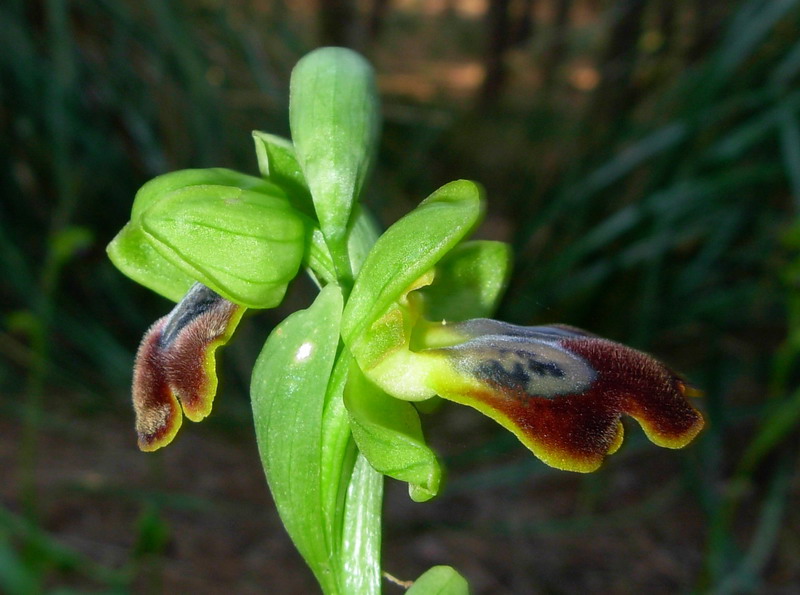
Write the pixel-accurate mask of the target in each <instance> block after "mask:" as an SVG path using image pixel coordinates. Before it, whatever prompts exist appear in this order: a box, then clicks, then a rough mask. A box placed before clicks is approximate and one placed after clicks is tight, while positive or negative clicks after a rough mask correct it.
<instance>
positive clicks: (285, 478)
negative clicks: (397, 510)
mask: <svg viewBox="0 0 800 595" xmlns="http://www.w3.org/2000/svg"><path fill="white" fill-rule="evenodd" d="M341 311H342V296H341V293H340V291H339V290H338V288H337V287H335V286H333V285H329V286H327V287H326V288H325V289H323V290H322V292H321V293H320V294H319V295H318V296H317V299H316V300H315V301H314V303H313V304H312V305H311V307H310V308H308V309H307V310H302V311H300V312H296V313H295V314H292V315H291V316H289V317H288V318H287V319H286V320H285V321H284V322H283V323H281V324H280V325H279V326H278V327H277V328H275V330H274V331H273V332H272V334H270V336H269V338H268V339H267V342H266V343H265V345H264V348H263V350H262V351H261V354H260V355H259V358H258V360H257V362H256V365H255V368H254V370H253V378H252V384H251V400H252V406H253V417H254V421H255V429H256V438H257V440H258V449H259V453H260V455H261V461H262V463H263V465H264V471H265V473H266V475H267V481H268V483H269V486H270V490H271V491H272V496H273V498H274V500H275V505H276V506H277V509H278V513H279V514H280V516H281V520H282V521H283V523H284V525H285V527H286V530H287V532H288V533H289V535H290V536H291V538H292V540H293V541H294V543H295V545H296V546H297V549H298V550H299V551H300V553H301V554H302V555H303V558H305V560H306V562H307V563H308V565H309V566H310V567H311V569H312V570H313V571H314V574H315V575H316V577H317V580H318V581H319V582H320V585H322V587H323V590H324V591H325V592H328V593H335V592H337V584H338V568H337V559H336V555H335V551H334V546H333V545H332V544H333V543H334V542H335V540H336V538H335V536H333V535H331V533H332V527H331V526H330V524H329V523H328V520H327V519H329V518H330V517H331V514H330V511H328V512H327V513H326V512H325V511H324V510H323V508H324V503H326V502H327V500H326V499H325V498H324V495H323V488H322V480H323V476H322V470H321V458H322V452H323V450H322V449H323V427H324V424H323V417H324V411H325V404H326V395H327V393H328V383H329V379H330V377H331V371H332V370H333V366H334V360H335V357H336V350H337V347H338V344H339V321H340V316H341ZM325 505H327V506H329V503H328V504H325Z"/></svg>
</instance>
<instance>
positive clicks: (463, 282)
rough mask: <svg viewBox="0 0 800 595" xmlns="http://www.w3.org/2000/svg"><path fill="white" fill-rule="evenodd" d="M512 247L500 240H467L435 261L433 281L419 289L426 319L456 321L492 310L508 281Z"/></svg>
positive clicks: (477, 316) (484, 315) (488, 313)
mask: <svg viewBox="0 0 800 595" xmlns="http://www.w3.org/2000/svg"><path fill="white" fill-rule="evenodd" d="M510 265H511V248H510V246H509V245H508V244H505V243H503V242H489V241H478V242H466V243H464V244H461V245H459V246H456V247H455V248H454V249H453V250H452V251H451V252H450V253H449V254H447V255H446V256H445V257H444V258H442V260H441V261H440V262H439V264H438V265H436V278H435V279H434V282H433V284H431V285H428V286H427V287H423V288H421V289H420V290H419V292H420V293H421V294H422V295H423V296H424V299H425V317H426V318H427V319H429V320H447V321H448V322H449V321H459V320H467V319H469V318H485V317H488V316H491V315H492V313H494V310H495V307H496V306H497V302H498V301H499V299H500V297H501V295H502V293H503V290H504V289H505V287H506V283H507V282H508V275H509V269H510Z"/></svg>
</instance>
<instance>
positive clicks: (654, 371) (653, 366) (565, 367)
mask: <svg viewBox="0 0 800 595" xmlns="http://www.w3.org/2000/svg"><path fill="white" fill-rule="evenodd" d="M403 332H408V331H407V330H405V331H403ZM413 332H414V333H416V335H415V346H416V349H415V348H413V347H410V346H409V344H408V343H406V344H405V346H402V344H401V343H398V342H396V341H395V342H394V343H387V345H388V344H391V345H392V352H391V354H390V355H389V356H387V358H385V359H384V360H378V359H377V358H373V359H372V360H370V359H369V358H366V359H365V361H364V362H363V363H372V362H374V361H378V362H379V363H378V364H377V365H372V366H370V365H367V366H366V368H365V369H364V371H365V374H366V375H367V377H370V378H371V379H372V381H373V382H375V383H376V384H378V385H379V386H381V387H382V388H383V389H384V390H385V391H386V392H388V393H389V394H393V395H394V396H396V397H397V398H401V399H404V400H420V399H419V396H420V395H422V396H423V397H424V396H425V395H426V394H427V395H431V394H438V395H439V396H441V397H443V398H445V399H448V400H451V401H454V402H457V403H460V404H463V405H468V406H470V407H473V408H474V409H477V410H478V411H480V412H481V413H483V414H484V415H486V416H488V417H490V418H492V419H494V420H495V421H497V422H498V423H500V424H501V425H502V426H504V427H505V428H506V429H508V430H510V431H511V432H512V433H514V434H515V435H516V436H517V437H518V438H519V439H520V441H521V442H522V443H523V444H524V445H525V446H527V447H528V448H529V449H530V450H531V451H532V452H533V453H534V454H535V455H536V456H537V457H538V458H540V459H541V460H542V461H544V462H545V463H547V464H548V465H550V466H553V467H556V468H559V469H564V470H570V471H578V472H591V471H594V470H596V469H597V468H598V467H599V466H600V465H601V464H602V462H603V460H604V459H605V457H606V456H607V455H608V454H612V453H614V452H615V451H616V450H617V449H618V448H619V447H620V445H621V443H622V440H623V434H624V428H623V425H622V422H621V418H622V416H624V415H627V416H630V417H633V418H634V419H636V421H637V422H638V423H639V425H640V426H641V427H642V429H643V430H644V432H645V434H646V435H647V436H648V438H649V439H650V440H651V441H652V442H653V443H655V444H656V445H659V446H663V447H668V448H681V447H683V446H685V445H686V444H688V443H689V442H690V441H691V440H692V439H693V438H694V437H695V436H696V435H697V434H698V433H699V432H700V430H701V429H702V427H703V425H704V420H703V417H702V415H701V414H700V412H699V411H697V410H696V409H695V408H694V407H692V406H691V405H690V404H689V403H688V400H687V397H690V396H697V395H699V394H700V391H698V390H697V389H695V388H694V387H691V386H690V385H689V384H687V383H686V381H685V380H683V379H682V378H681V377H680V376H679V375H677V374H676V373H674V372H673V371H671V370H670V369H669V368H668V367H666V366H665V365H664V364H662V363H661V362H659V361H658V360H657V359H655V358H653V357H652V356H650V355H648V354H646V353H643V352H641V351H638V350H636V349H633V348H631V347H628V346H625V345H622V344H620V343H616V342H614V341H610V340H608V339H605V338H603V337H599V336H597V335H594V334H592V333H590V332H587V331H584V330H582V329H579V328H575V327H571V326H567V325H561V324H554V325H543V326H532V327H523V326H517V325H513V324H510V323H507V322H501V321H498V320H492V319H488V318H478V319H471V320H466V321H462V322H457V323H450V324H447V323H440V324H436V323H431V322H426V321H422V322H421V323H419V324H417V325H416V326H415V330H414V331H413ZM396 368H397V369H399V370H400V373H398V372H397V370H396Z"/></svg>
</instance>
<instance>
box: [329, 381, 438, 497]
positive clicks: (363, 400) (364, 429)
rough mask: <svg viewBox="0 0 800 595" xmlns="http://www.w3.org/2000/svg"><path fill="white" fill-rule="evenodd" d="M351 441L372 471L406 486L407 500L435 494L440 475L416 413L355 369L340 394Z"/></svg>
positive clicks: (410, 406)
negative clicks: (407, 485) (374, 470)
mask: <svg viewBox="0 0 800 595" xmlns="http://www.w3.org/2000/svg"><path fill="white" fill-rule="evenodd" d="M344 399H345V406H346V407H347V411H348V412H349V414H350V420H351V426H352V431H353V438H355V441H356V444H357V445H358V449H359V450H360V451H361V453H362V454H363V455H364V456H365V457H366V458H367V460H368V461H369V463H370V465H372V466H373V467H374V468H375V469H377V470H378V471H380V472H381V473H383V474H384V475H388V476H389V477H393V478H394V479H397V480H399V481H405V482H408V484H409V493H410V495H411V498H412V499H413V500H415V501H417V502H424V501H425V500H430V499H431V498H433V497H434V496H435V495H436V494H437V493H438V491H439V484H440V482H441V477H442V472H441V468H440V466H439V461H438V460H437V458H436V454H435V453H434V452H433V451H432V450H431V449H430V448H429V447H428V445H427V444H425V438H424V437H423V435H422V426H421V424H420V420H419V414H418V413H417V410H416V409H415V408H414V406H413V405H412V404H411V403H407V402H405V401H400V400H398V399H395V398H393V397H390V396H389V395H387V394H386V393H385V392H384V391H382V390H381V389H379V388H378V387H377V386H375V385H374V384H372V383H371V382H369V381H368V380H367V379H366V378H365V377H364V375H363V374H362V373H361V370H360V369H358V367H357V366H353V367H352V368H351V370H350V377H349V379H348V382H347V387H346V389H345V393H344Z"/></svg>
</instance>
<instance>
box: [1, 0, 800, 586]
mask: <svg viewBox="0 0 800 595" xmlns="http://www.w3.org/2000/svg"><path fill="white" fill-rule="evenodd" d="M798 4H800V3H798V2H796V1H794V0H740V1H735V2H730V1H725V0H681V1H675V0H620V1H611V0H394V1H389V0H369V1H367V0H364V1H360V2H356V1H355V0H335V1H326V2H321V1H320V2H312V1H311V0H309V1H303V2H286V1H281V0H272V1H270V0H234V1H230V2H222V1H220V0H196V1H189V0H182V1H176V2H164V1H163V0H142V1H138V2H134V1H130V0H129V1H126V0H91V1H87V2H74V1H73V2H69V1H67V0H47V1H42V0H28V1H25V0H7V1H6V2H4V3H3V5H2V7H0V48H1V49H2V51H0V100H2V101H1V103H0V126H1V130H2V134H1V135H0V188H1V189H2V202H0V274H1V275H2V279H3V281H2V284H1V285H0V303H1V304H2V312H1V313H0V314H1V315H2V317H1V318H0V358H1V359H0V391H2V392H1V393H0V480H1V481H0V591H3V592H7V593H23V594H27V593H37V592H53V593H55V592H58V593H67V592H72V593H74V592H85V591H87V590H90V591H92V592H97V591H101V592H129V591H135V592H193V593H214V592H221V591H225V592H235V593H250V592H252V593H259V592H276V593H306V592H309V591H312V592H313V590H314V586H313V582H312V579H311V577H310V573H309V572H308V571H307V570H306V569H305V568H304V567H303V565H302V562H301V561H300V559H299V557H298V556H297V554H296V553H294V551H293V550H292V547H291V544H290V542H289V540H288V538H287V537H286V535H285V534H284V533H283V532H282V529H281V528H280V524H279V522H278V520H277V518H276V515H275V512H274V508H273V506H272V504H271V501H270V499H269V495H268V492H267V489H266V485H265V483H264V480H263V475H262V472H261V469H260V466H259V462H258V460H257V455H256V452H255V446H254V440H253V430H252V421H251V418H250V413H249V404H248V397H247V385H248V380H249V371H250V368H251V366H252V363H253V361H254V359H255V356H256V354H257V352H258V349H259V345H260V343H261V342H263V339H264V337H265V336H266V333H267V332H268V331H269V329H270V328H271V326H272V325H274V324H275V323H276V322H277V321H278V320H280V319H281V318H282V317H283V316H285V315H286V314H287V313H288V312H289V311H291V310H294V309H296V308H298V307H303V306H304V305H305V304H307V303H308V302H309V300H310V297H311V295H312V292H311V286H310V284H309V283H307V282H305V281H303V280H299V281H298V282H297V283H295V286H294V287H293V289H292V291H291V292H290V296H289V298H288V300H287V303H286V304H285V305H284V306H282V307H281V308H279V309H278V310H277V311H273V312H265V313H260V314H259V315H258V316H254V317H251V318H250V319H249V320H248V321H247V323H246V324H244V325H243V328H242V329H241V330H240V332H239V333H237V339H236V341H234V343H233V344H232V345H231V346H229V347H228V348H226V349H225V354H224V356H223V358H222V359H223V360H224V362H223V363H224V368H225V372H226V377H225V378H224V381H223V389H222V391H221V394H220V395H219V396H218V401H217V405H216V407H215V413H214V415H213V416H212V417H211V419H210V420H209V421H208V422H207V423H204V424H202V425H201V426H195V425H191V424H190V425H189V426H186V427H184V429H183V430H182V432H181V435H180V436H179V437H178V439H177V440H176V442H175V444H173V445H172V446H170V447H169V448H167V449H165V451H164V452H163V453H158V454H155V455H145V454H141V453H138V452H137V451H136V450H135V440H134V435H133V429H132V414H131V411H130V406H129V404H128V399H129V388H128V383H129V380H130V366H131V362H132V359H133V354H134V352H135V349H136V345H137V343H138V340H139V337H140V336H141V334H142V333H143V332H144V330H145V329H146V328H147V326H148V324H149V323H150V322H152V321H154V320H155V319H156V318H157V317H159V316H161V315H162V314H163V313H165V312H166V311H167V309H168V308H169V304H168V303H167V302H165V301H164V300H162V299H161V298H158V297H157V296H154V295H151V294H149V293H148V292H147V291H145V290H144V289H142V288H139V287H137V286H136V285H135V284H133V283H132V282H130V281H128V280H127V279H125V278H124V277H122V276H121V275H120V274H119V273H117V272H116V271H115V270H114V269H113V268H112V267H111V265H110V263H109V262H108V261H107V259H106V257H105V253H104V247H105V245H106V244H107V243H108V241H109V240H110V239H111V238H112V237H113V235H114V234H115V233H116V231H117V230H118V229H119V228H120V227H121V226H122V225H123V224H124V223H125V221H126V220H127V218H128V214H129V209H130V205H131V201H132V197H133V194H134V193H135V191H136V189H137V188H138V187H139V186H140V185H141V184H142V183H144V182H145V181H147V180H148V179H149V178H151V177H153V176H155V175H158V174H160V173H164V172H166V171H170V170H174V169H180V168H187V167H207V166H227V167H233V168H236V169H240V170H243V171H247V172H251V173H252V172H254V171H255V169H256V167H255V158H254V153H253V150H252V146H251V139H250V131H251V129H254V128H258V129H263V130H267V131H270V132H274V133H278V134H284V135H287V134H288V116H287V99H288V88H287V87H288V76H289V73H290V71H291V68H292V66H293V65H294V63H295V62H296V61H297V60H298V59H299V57H300V56H302V55H303V54H304V53H306V52H307V51H309V50H311V49H313V48H314V47H317V46H320V45H330V44H335V45H347V46H350V47H353V48H355V49H358V50H359V51H361V52H363V53H364V54H365V55H366V56H368V57H369V59H370V60H372V61H373V63H374V64H375V67H376V69H377V72H378V77H379V84H380V88H381V93H382V97H383V102H384V105H383V110H384V114H385V124H384V137H383V140H382V144H381V149H380V150H381V155H380V161H379V163H378V165H377V167H376V169H375V172H374V174H373V177H372V182H371V184H370V185H369V187H368V189H367V192H366V195H365V201H366V202H367V203H368V204H369V205H370V206H371V207H372V208H373V209H374V211H375V212H376V213H377V214H378V216H379V218H380V219H381V220H382V221H383V222H384V224H388V223H391V222H392V221H393V220H395V219H396V218H397V217H399V216H400V215H402V214H403V213H405V212H407V211H408V210H409V209H410V208H412V207H413V206H414V205H415V204H416V203H418V202H419V201H420V200H421V199H422V198H424V197H425V196H427V194H429V193H430V192H431V191H433V190H434V189H435V188H437V187H438V186H439V185H441V184H443V183H445V182H447V181H450V180H452V179H456V178H462V177H463V178H470V179H474V180H478V181H480V182H481V183H483V184H484V185H485V186H486V188H487V191H488V197H489V201H490V202H489V213H488V217H487V220H486V222H485V224H484V226H483V227H482V229H481V231H480V234H481V235H483V236H484V237H490V238H495V239H503V240H506V241H509V242H511V243H512V244H513V246H514V249H515V252H516V265H515V271H514V277H513V280H512V282H511V285H510V287H509V291H508V294H507V296H506V298H505V300H504V302H503V304H502V307H501V312H500V313H499V316H500V317H502V318H504V319H506V320H509V321H512V322H516V323H521V324H534V323H546V322H554V321H560V322H566V323H570V324H575V325H579V326H583V327H586V328H588V329H591V330H592V331H594V332H597V333H600V334H603V335H606V336H608V337H611V338H613V339H616V340H620V341H624V342H628V343H630V344H632V345H635V346H637V347H639V348H642V349H645V350H648V351H650V352H652V353H655V354H657V355H658V356H659V357H660V358H662V359H664V360H666V361H668V362H670V363H671V364H672V365H673V366H674V367H675V368H677V369H680V370H681V371H683V372H684V373H685V374H686V375H688V376H689V377H690V378H691V379H692V380H693V381H694V382H695V383H696V384H697V385H698V386H700V387H702V388H703V390H704V391H705V393H706V396H705V398H704V399H703V400H702V401H700V405H699V406H700V407H702V409H703V410H704V412H705V415H706V417H707V420H708V428H707V430H706V431H705V432H704V433H703V434H702V436H701V438H700V439H699V440H698V441H696V442H695V443H694V444H693V445H691V446H690V447H689V448H687V449H686V450H684V451H679V452H668V451H664V450H661V449H657V448H656V447H654V446H652V445H651V444H649V443H648V442H647V441H646V440H645V439H643V437H642V434H641V432H640V431H639V429H638V428H637V427H635V424H628V425H627V426H626V428H627V434H628V440H627V441H626V445H625V446H624V447H623V449H622V451H621V452H620V453H619V454H617V455H615V456H614V457H612V458H611V459H610V460H609V461H608V463H607V464H606V465H605V466H604V468H603V470H601V471H600V472H598V473H596V474H593V475H589V476H579V475H575V474H567V473H563V472H558V471H554V470H551V469H548V468H546V467H544V466H543V465H542V464H541V463H539V462H538V461H537V460H535V459H534V458H533V457H531V456H530V455H529V454H528V453H527V452H526V451H524V449H523V448H522V447H521V446H519V445H518V444H517V443H516V441H515V440H514V439H513V438H512V437H511V436H510V435H508V434H507V433H506V432H504V431H501V430H499V429H498V428H497V427H495V426H494V425H493V424H492V423H491V422H490V421H488V420H485V419H484V418H482V417H481V416H480V415H477V414H475V413H474V412H472V411H470V410H466V409H463V408H457V407H445V408H443V409H441V410H440V411H438V412H436V413H434V414H432V415H430V416H428V417H426V419H425V423H426V428H427V434H428V436H429V437H430V439H431V441H432V442H433V443H434V444H435V445H436V446H437V448H438V449H439V451H440V452H441V453H442V455H443V457H444V459H445V461H446V464H447V467H448V469H449V482H448V485H447V487H446V489H445V492H444V494H443V495H442V496H441V497H440V498H438V499H437V500H435V501H433V502H431V503H427V504H421V505H418V504H413V503H411V502H409V500H408V498H407V496H406V495H405V493H404V490H403V488H402V486H397V485H390V486H389V487H390V489H389V492H388V496H387V505H386V515H387V529H386V534H385V546H384V560H385V568H386V570H387V571H388V572H391V573H392V574H394V575H396V576H397V577H399V578H402V579H412V578H414V577H415V576H418V575H419V574H420V573H421V572H422V571H423V570H425V569H426V568H428V567H429V566H430V565H432V564H437V563H450V564H453V565H454V566H455V567H456V568H458V569H459V570H461V571H462V572H463V573H464V574H466V575H467V576H468V577H469V579H470V581H471V583H472V585H473V589H474V592H476V593H575V592H580V591H581V590H587V589H589V590H591V591H593V592H604V593H630V592H648V593H659V592H661V593H674V592H688V591H701V592H719V593H741V592H748V591H763V592H773V593H774V592H790V591H794V590H795V589H798V587H799V586H800V562H798V560H800V539H799V538H798V535H800V507H798V506H797V503H798V493H800V468H799V467H798V463H800V459H798V454H797V453H798V448H797V447H798V439H797V438H798V432H797V427H798V420H800V389H798V382H797V381H798V366H797V361H798V356H800V298H798V283H800V258H798V247H800V226H799V225H798V223H797V219H798V214H797V209H798V206H800V121H799V120H798V111H799V110H800V87H799V86H798V71H799V70H800V41H798V40H799V39H800V36H798V32H799V31H800V29H799V28H798V25H800V6H798ZM387 592H400V589H399V588H396V587H394V586H392V585H391V584H388V583H387Z"/></svg>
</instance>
